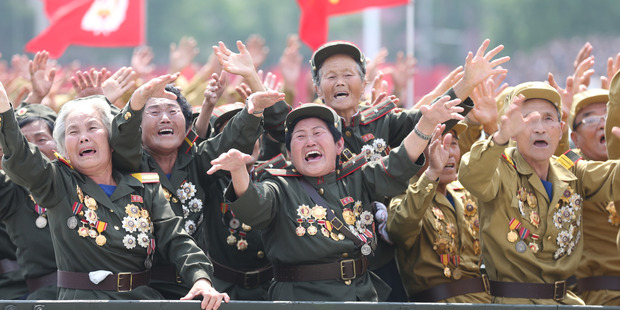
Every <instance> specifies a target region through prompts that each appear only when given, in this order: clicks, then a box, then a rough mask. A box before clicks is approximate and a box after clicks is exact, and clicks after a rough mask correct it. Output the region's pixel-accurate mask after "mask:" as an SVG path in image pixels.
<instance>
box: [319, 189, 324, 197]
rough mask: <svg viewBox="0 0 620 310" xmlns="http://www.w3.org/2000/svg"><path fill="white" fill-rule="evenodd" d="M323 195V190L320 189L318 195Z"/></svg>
mask: <svg viewBox="0 0 620 310" xmlns="http://www.w3.org/2000/svg"><path fill="white" fill-rule="evenodd" d="M323 194H325V190H324V189H322V188H319V195H321V196H323Z"/></svg>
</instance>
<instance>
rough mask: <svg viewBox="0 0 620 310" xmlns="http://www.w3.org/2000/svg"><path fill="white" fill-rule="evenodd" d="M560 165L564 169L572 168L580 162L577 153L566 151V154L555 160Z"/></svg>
mask: <svg viewBox="0 0 620 310" xmlns="http://www.w3.org/2000/svg"><path fill="white" fill-rule="evenodd" d="M555 160H556V161H557V162H558V163H560V165H562V166H564V168H566V169H570V168H572V167H573V166H574V165H575V164H576V163H577V162H578V161H579V160H581V156H579V155H577V153H575V152H573V150H568V151H566V153H564V154H562V155H560V156H559V157H558V158H556V159H555Z"/></svg>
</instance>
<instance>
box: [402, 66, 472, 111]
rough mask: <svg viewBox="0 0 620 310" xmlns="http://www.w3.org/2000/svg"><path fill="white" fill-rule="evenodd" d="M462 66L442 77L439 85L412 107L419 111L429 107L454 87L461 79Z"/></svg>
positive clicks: (462, 73)
mask: <svg viewBox="0 0 620 310" xmlns="http://www.w3.org/2000/svg"><path fill="white" fill-rule="evenodd" d="M464 74H465V73H464V72H463V66H458V67H456V68H455V69H454V70H452V71H451V72H450V73H449V74H448V75H447V76H446V77H444V78H443V79H442V80H441V82H439V84H437V86H436V87H435V89H433V90H432V91H431V92H430V93H428V94H427V95H425V96H424V97H422V99H420V101H418V102H417V103H416V104H415V105H414V106H413V107H414V108H415V109H419V108H420V107H422V106H425V105H429V104H431V102H433V100H435V98H437V97H439V96H441V95H443V94H445V93H446V92H447V91H448V89H450V88H451V87H453V86H454V85H456V83H457V82H458V81H460V80H461V79H462V78H463V75H464Z"/></svg>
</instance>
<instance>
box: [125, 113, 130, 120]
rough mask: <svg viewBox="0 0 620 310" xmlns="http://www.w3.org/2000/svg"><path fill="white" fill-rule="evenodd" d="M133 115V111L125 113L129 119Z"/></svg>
mask: <svg viewBox="0 0 620 310" xmlns="http://www.w3.org/2000/svg"><path fill="white" fill-rule="evenodd" d="M130 117H131V112H127V113H125V120H128V119H129V118H130Z"/></svg>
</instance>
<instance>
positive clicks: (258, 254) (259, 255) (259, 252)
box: [256, 251, 265, 258]
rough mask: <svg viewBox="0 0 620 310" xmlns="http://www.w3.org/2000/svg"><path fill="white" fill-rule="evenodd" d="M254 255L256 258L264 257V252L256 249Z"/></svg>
mask: <svg viewBox="0 0 620 310" xmlns="http://www.w3.org/2000/svg"><path fill="white" fill-rule="evenodd" d="M256 257H258V258H264V257H265V252H263V251H258V252H257V253H256Z"/></svg>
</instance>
